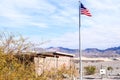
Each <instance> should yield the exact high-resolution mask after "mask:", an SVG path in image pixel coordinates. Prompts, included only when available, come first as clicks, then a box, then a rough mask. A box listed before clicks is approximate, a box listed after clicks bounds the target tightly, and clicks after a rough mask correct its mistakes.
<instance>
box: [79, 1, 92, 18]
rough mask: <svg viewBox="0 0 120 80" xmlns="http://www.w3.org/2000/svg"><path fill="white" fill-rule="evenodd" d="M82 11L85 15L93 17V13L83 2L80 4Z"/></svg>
mask: <svg viewBox="0 0 120 80" xmlns="http://www.w3.org/2000/svg"><path fill="white" fill-rule="evenodd" d="M80 11H81V14H83V15H86V16H89V17H91V16H92V15H91V13H90V12H89V10H88V9H87V8H85V7H84V5H83V4H82V3H81V6H80Z"/></svg>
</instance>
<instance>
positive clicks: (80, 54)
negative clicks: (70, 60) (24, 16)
mask: <svg viewBox="0 0 120 80" xmlns="http://www.w3.org/2000/svg"><path fill="white" fill-rule="evenodd" d="M79 74H80V80H82V51H81V2H80V1H79Z"/></svg>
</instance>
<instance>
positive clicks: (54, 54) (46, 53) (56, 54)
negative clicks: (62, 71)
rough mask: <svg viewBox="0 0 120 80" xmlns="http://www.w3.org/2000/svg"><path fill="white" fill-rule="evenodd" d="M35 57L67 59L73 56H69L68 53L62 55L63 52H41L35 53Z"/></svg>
mask: <svg viewBox="0 0 120 80" xmlns="http://www.w3.org/2000/svg"><path fill="white" fill-rule="evenodd" d="M37 55H41V56H50V57H55V56H67V57H74V56H75V55H74V54H69V53H63V52H56V51H54V52H41V53H37Z"/></svg>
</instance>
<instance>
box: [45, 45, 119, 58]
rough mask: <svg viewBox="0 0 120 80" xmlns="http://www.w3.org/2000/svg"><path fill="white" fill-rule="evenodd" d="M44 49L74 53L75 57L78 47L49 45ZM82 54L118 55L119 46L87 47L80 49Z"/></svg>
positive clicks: (93, 55) (97, 55)
mask: <svg viewBox="0 0 120 80" xmlns="http://www.w3.org/2000/svg"><path fill="white" fill-rule="evenodd" d="M46 50H47V51H59V52H65V53H70V54H75V55H76V57H77V56H78V54H79V50H78V49H69V48H64V47H49V48H47V49H46ZM82 55H83V56H86V57H120V46H119V47H113V48H108V49H105V50H100V49H97V48H87V49H85V50H82Z"/></svg>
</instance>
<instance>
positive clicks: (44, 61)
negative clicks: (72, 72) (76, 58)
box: [34, 56, 73, 75]
mask: <svg viewBox="0 0 120 80" xmlns="http://www.w3.org/2000/svg"><path fill="white" fill-rule="evenodd" d="M34 62H35V70H36V73H37V74H38V75H41V74H42V73H43V72H44V71H45V70H50V69H52V68H54V69H56V70H57V69H58V68H60V67H61V66H63V65H64V66H65V67H66V68H69V67H70V66H71V65H73V62H72V58H71V57H66V56H59V58H56V57H46V58H41V57H34Z"/></svg>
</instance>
